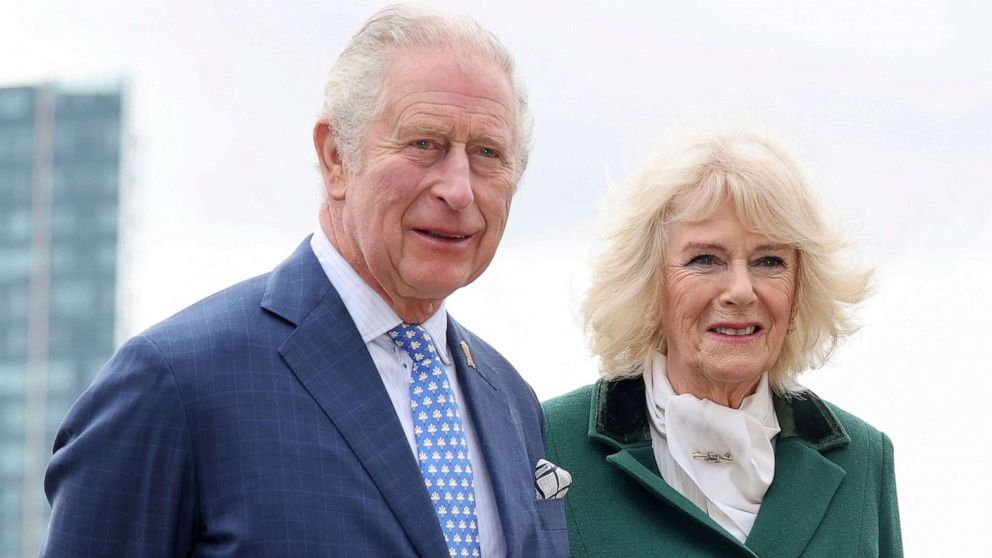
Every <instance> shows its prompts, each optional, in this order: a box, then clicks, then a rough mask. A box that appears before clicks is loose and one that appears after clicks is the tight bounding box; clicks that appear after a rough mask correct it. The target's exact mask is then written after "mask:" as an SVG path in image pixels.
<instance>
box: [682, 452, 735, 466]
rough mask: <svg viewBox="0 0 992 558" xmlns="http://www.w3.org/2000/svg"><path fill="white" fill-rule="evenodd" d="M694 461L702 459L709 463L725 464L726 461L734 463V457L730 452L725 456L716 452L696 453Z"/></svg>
mask: <svg viewBox="0 0 992 558" xmlns="http://www.w3.org/2000/svg"><path fill="white" fill-rule="evenodd" d="M692 458H693V459H702V460H703V461H705V462H707V463H723V462H724V461H733V460H734V455H733V454H732V453H730V452H729V451H728V452H727V453H724V454H719V453H717V452H715V451H694V452H692Z"/></svg>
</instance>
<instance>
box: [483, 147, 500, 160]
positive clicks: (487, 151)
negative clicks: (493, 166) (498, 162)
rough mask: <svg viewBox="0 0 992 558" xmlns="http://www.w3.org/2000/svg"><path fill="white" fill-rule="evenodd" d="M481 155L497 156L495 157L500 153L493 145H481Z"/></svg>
mask: <svg viewBox="0 0 992 558" xmlns="http://www.w3.org/2000/svg"><path fill="white" fill-rule="evenodd" d="M479 155H482V156H483V157H488V158H495V157H498V156H499V154H498V153H496V150H495V149H493V148H492V147H481V148H479Z"/></svg>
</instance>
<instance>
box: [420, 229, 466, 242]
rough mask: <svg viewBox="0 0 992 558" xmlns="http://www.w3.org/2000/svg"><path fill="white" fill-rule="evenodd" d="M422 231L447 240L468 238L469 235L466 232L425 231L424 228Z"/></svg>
mask: <svg viewBox="0 0 992 558" xmlns="http://www.w3.org/2000/svg"><path fill="white" fill-rule="evenodd" d="M420 232H422V233H424V234H426V235H428V236H433V237H435V238H443V239H445V240H461V239H463V238H468V235H466V234H446V233H442V232H437V231H424V230H422V231H420Z"/></svg>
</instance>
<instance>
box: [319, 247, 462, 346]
mask: <svg viewBox="0 0 992 558" xmlns="http://www.w3.org/2000/svg"><path fill="white" fill-rule="evenodd" d="M310 248H311V249H312V250H313V254H314V256H316V257H317V261H318V262H320V267H321V268H322V269H323V270H324V273H325V274H326V275H327V279H328V280H329V281H330V282H331V285H333V286H334V289H335V290H336V291H337V292H338V295H339V296H340V297H341V302H343V303H344V306H345V308H347V309H348V314H350V315H351V319H352V321H354V322H355V327H356V328H358V333H359V335H361V336H362V341H364V342H365V343H366V344H368V343H372V342H373V341H375V339H376V338H378V337H379V336H381V335H384V334H385V333H386V332H388V331H389V330H391V329H393V328H394V327H396V326H397V325H399V324H400V323H401V322H402V321H403V320H401V319H400V317H399V316H398V315H396V312H394V311H393V309H392V308H390V307H389V304H388V303H387V302H386V301H385V300H384V299H383V298H382V297H381V296H379V293H377V292H375V290H373V289H372V287H370V286H369V284H368V283H366V282H365V281H364V280H363V279H362V278H361V277H359V275H358V273H357V272H356V271H355V270H354V269H352V267H351V265H350V264H349V263H348V262H347V261H345V259H344V257H342V256H341V254H340V252H338V251H337V249H336V248H335V247H334V245H333V244H331V241H330V240H328V238H327V236H326V235H325V234H324V231H323V229H321V228H320V227H317V230H316V231H315V232H314V233H313V236H311V237H310ZM420 325H421V326H422V327H423V328H424V329H426V330H427V333H429V334H430V335H431V338H433V340H434V344H435V346H436V347H437V349H438V354H439V355H441V360H443V361H444V363H445V364H450V362H449V361H450V360H451V358H450V357H449V356H448V336H447V333H448V313H447V311H445V308H444V302H442V303H441V306H440V307H439V308H438V309H437V312H435V313H434V314H433V315H432V316H431V317H430V318H427V320H426V321H424V322H423V323H422V324H420Z"/></svg>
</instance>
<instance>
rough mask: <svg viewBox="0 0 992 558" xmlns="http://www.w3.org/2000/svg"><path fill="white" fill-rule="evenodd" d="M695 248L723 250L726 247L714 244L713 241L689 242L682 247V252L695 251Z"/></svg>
mask: <svg viewBox="0 0 992 558" xmlns="http://www.w3.org/2000/svg"><path fill="white" fill-rule="evenodd" d="M697 250H709V251H714V252H725V251H726V248H724V247H723V245H722V244H716V243H713V242H690V243H688V244H686V245H685V246H683V247H682V251H683V252H695V251H697Z"/></svg>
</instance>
